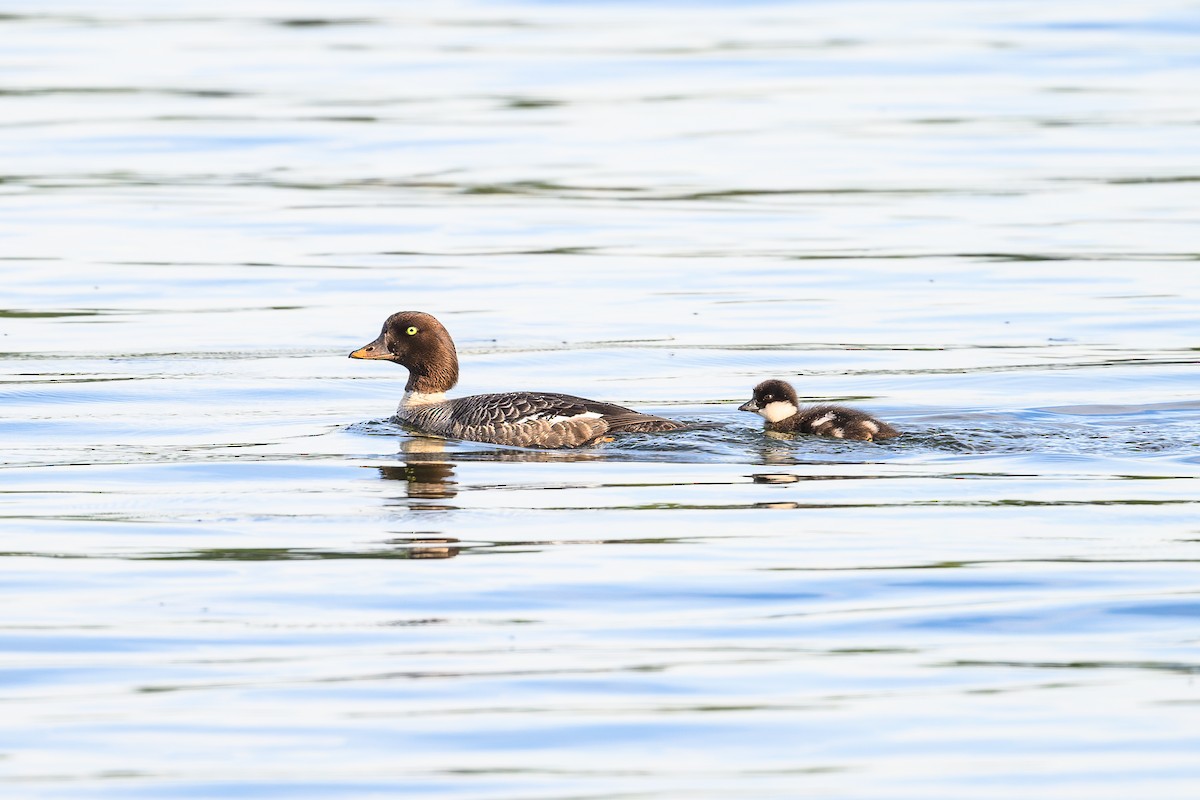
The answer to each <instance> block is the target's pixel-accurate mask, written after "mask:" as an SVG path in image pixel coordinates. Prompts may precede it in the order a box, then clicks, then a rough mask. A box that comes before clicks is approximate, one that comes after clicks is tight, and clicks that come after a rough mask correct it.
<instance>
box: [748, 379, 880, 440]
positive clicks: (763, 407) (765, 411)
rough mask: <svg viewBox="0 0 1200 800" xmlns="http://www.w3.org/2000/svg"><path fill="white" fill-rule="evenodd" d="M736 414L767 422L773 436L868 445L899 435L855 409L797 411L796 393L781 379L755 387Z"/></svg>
mask: <svg viewBox="0 0 1200 800" xmlns="http://www.w3.org/2000/svg"><path fill="white" fill-rule="evenodd" d="M738 411H753V412H754V413H756V414H758V415H759V416H761V417H763V419H765V420H766V421H767V424H766V425H765V426H764V428H765V429H766V430H768V431H774V432H776V433H811V434H815V435H817V436H830V437H832V438H834V439H861V440H863V441H868V442H870V441H876V440H882V439H892V438H894V437H896V436H899V435H900V431H898V430H896V429H895V428H893V427H892V426H891V425H888V424H887V423H886V422H882V421H880V420H877V419H875V418H874V417H872V416H871V415H870V414H867V413H865V412H862V411H858V410H857V409H853V408H846V407H844V406H830V405H820V406H812V407H810V408H800V402H799V399H798V398H797V396H796V390H795V389H793V388H792V385H791V384H790V383H788V382H787V381H781V380H774V379H773V380H767V381H763V382H762V383H760V384H759V385H758V386H755V387H754V397H753V398H751V399H750V400H748V401H747V402H745V403H743V404H742V405H740V406H738Z"/></svg>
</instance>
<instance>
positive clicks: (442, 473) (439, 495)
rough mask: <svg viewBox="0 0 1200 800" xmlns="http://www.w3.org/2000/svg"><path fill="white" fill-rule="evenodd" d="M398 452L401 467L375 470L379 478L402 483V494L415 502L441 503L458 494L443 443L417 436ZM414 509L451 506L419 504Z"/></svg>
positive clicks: (405, 443) (452, 469)
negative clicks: (439, 501)
mask: <svg viewBox="0 0 1200 800" xmlns="http://www.w3.org/2000/svg"><path fill="white" fill-rule="evenodd" d="M401 451H402V453H403V455H404V464H403V465H398V466H387V467H377V469H378V470H379V477H380V478H383V479H384V480H389V481H404V482H405V483H406V484H407V487H406V491H405V494H407V495H408V496H409V497H410V498H413V499H414V500H444V499H447V498H451V497H454V496H455V495H456V494H458V489H457V488H455V487H457V486H458V482H457V481H455V480H454V464H453V463H451V462H449V461H447V460H446V456H445V452H444V451H445V442H443V441H442V440H441V439H424V438H420V437H417V438H413V439H407V440H405V442H404V444H403V446H402V447H401ZM413 507H414V508H426V509H428V508H438V509H445V508H450V507H451V506H445V505H436V506H435V505H431V504H421V505H419V506H413Z"/></svg>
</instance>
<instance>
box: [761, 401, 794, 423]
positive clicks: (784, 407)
mask: <svg viewBox="0 0 1200 800" xmlns="http://www.w3.org/2000/svg"><path fill="white" fill-rule="evenodd" d="M799 410H800V409H798V408H796V407H795V406H794V405H792V404H791V403H789V402H788V401H786V400H776V401H774V402H772V403H767V404H766V405H765V406H763V407H762V408H760V409H759V410H758V413H759V414H760V415H761V416H762V417H763V419H765V420H766V421H767V422H779V421H780V420H783V419H787V418H788V417H790V416H792V415H793V414H795V413H796V412H797V411H799Z"/></svg>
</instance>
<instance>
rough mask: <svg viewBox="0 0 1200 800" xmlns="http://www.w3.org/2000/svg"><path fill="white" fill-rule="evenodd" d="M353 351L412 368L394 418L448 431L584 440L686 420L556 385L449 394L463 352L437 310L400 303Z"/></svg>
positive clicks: (535, 442) (546, 444) (492, 437)
mask: <svg viewBox="0 0 1200 800" xmlns="http://www.w3.org/2000/svg"><path fill="white" fill-rule="evenodd" d="M350 358H364V359H372V360H381V361H391V362H393V363H395V364H400V365H402V366H404V367H407V368H408V383H407V384H406V385H405V387H404V398H403V399H402V400H401V401H400V406H399V408H397V409H396V414H395V416H393V417H392V420H393V421H394V422H398V423H401V424H403V425H407V426H409V427H411V428H414V429H416V430H417V431H419V432H421V433H425V434H430V435H433V436H440V437H442V438H446V439H468V440H470V441H473V442H487V443H489V444H503V445H513V446H517V447H541V448H560V447H582V446H584V445H589V444H594V443H596V442H599V441H606V440H607V439H608V438H609V434H613V433H626V432H639V433H641V432H659V431H673V430H678V429H679V428H682V427H684V426H683V424H682V423H680V422H676V421H675V420H671V419H667V418H665V417H656V416H654V415H652V414H642V413H640V412H637V411H633V410H632V409H628V408H624V407H623V406H618V405H613V404H612V403H601V402H597V401H595V400H587V399H585V398H582V397H575V396H574V395H569V394H557V393H553V392H504V393H500V394H478V395H472V396H470V397H458V398H453V399H447V398H446V392H447V391H449V390H450V389H452V388H454V385H455V384H456V383H458V353H457V351H456V350H455V348H454V340H453V339H451V338H450V333H449V332H448V331H447V330H446V328H445V327H444V326H443V325H442V323H440V322H438V320H437V318H435V317H433V316H431V315H430V314H425V313H423V312H420V311H400V312H397V313H395V314H392V315H391V316H390V317H388V318H387V320H386V321H385V322H384V323H383V330H382V331H381V332H380V334H379V338H377V339H376V340H375V341H373V342H371V343H370V344H368V345H364V346H363V347H360V348H359V349H357V350H355V351H354V352H353V353H351V354H350Z"/></svg>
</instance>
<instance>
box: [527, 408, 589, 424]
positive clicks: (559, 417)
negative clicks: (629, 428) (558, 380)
mask: <svg viewBox="0 0 1200 800" xmlns="http://www.w3.org/2000/svg"><path fill="white" fill-rule="evenodd" d="M603 416H604V415H603V414H600V413H598V412H596V411H586V412H584V413H582V414H572V415H571V416H569V417H565V416H563V415H562V414H556V415H555V416H553V417H539V416H538V415H537V414H534V415H532V416H529V417H522V418H520V419H518V420H517V421H516V422H515V423H513V424H514V425H520V424H521V423H523V422H534V421H538V422H545V423H546V424H547V425H557V424H558V423H560V422H570V421H572V420H577V419H600V418H601V417H603Z"/></svg>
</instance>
